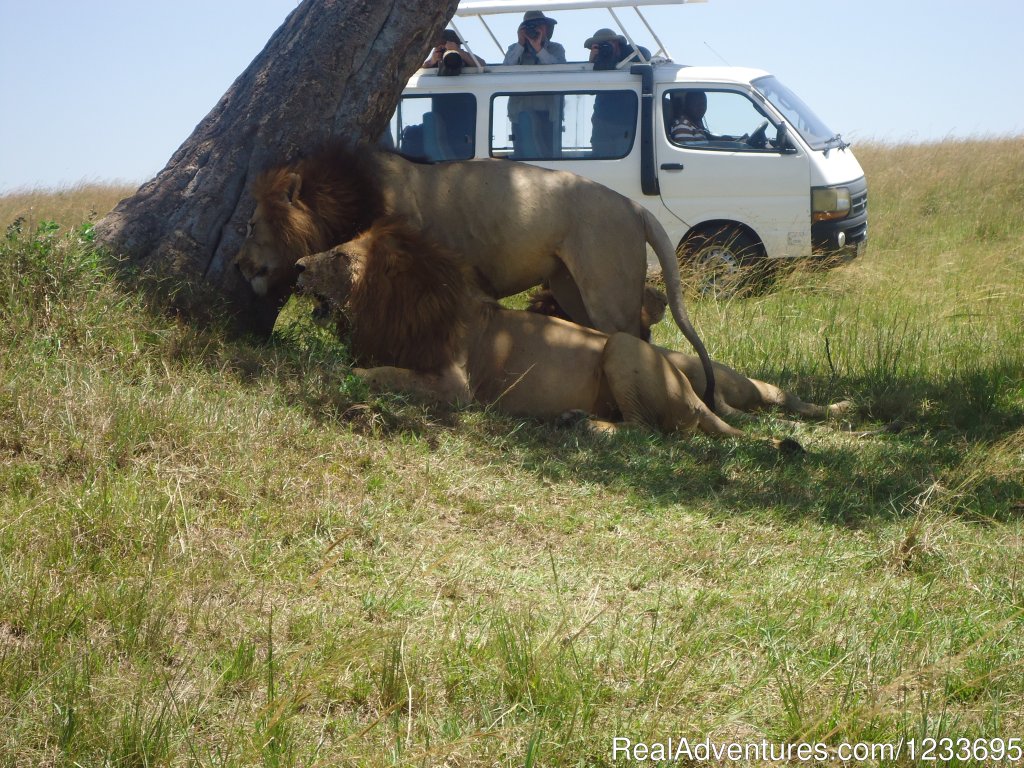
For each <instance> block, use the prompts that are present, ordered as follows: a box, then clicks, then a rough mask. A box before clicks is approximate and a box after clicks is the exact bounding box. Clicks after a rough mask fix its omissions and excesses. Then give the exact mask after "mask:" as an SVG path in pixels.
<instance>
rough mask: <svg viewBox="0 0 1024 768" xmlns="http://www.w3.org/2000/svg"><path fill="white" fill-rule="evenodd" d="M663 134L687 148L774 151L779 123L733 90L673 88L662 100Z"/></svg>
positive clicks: (744, 96) (674, 142)
mask: <svg viewBox="0 0 1024 768" xmlns="http://www.w3.org/2000/svg"><path fill="white" fill-rule="evenodd" d="M662 114H663V118H664V123H665V135H666V136H667V137H668V139H669V141H671V142H672V143H673V144H677V145H678V146H681V147H685V148H687V149H709V150H716V149H717V150H728V151H730V152H747V151H749V152H756V151H763V150H769V151H771V150H774V149H775V146H776V140H777V138H778V131H779V126H777V125H774V124H773V123H772V121H771V120H769V118H768V116H767V115H766V114H765V113H764V112H763V111H762V110H761V108H760V107H758V106H757V105H756V104H755V103H754V102H753V101H751V100H750V99H749V98H748V97H747V96H746V95H744V94H742V93H737V92H735V91H714V90H705V89H699V88H674V89H672V90H670V91H667V92H666V93H665V96H664V98H663V99H662Z"/></svg>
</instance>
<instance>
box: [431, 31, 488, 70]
mask: <svg viewBox="0 0 1024 768" xmlns="http://www.w3.org/2000/svg"><path fill="white" fill-rule="evenodd" d="M465 42H466V41H465V40H463V39H462V38H460V37H459V33H458V32H456V31H455V30H454V29H446V30H445V31H444V32H442V33H441V36H440V37H439V38H438V40H437V42H436V43H434V49H433V51H432V52H431V54H430V58H429V59H427V60H426V61H425V62H423V67H424V69H432V68H434V67H437V66H440V64H441V60H442V59H443V58H444V55H445V54H446V53H448V51H455V52H456V53H457V54H459V56H460V57H461V58H462V63H463V64H466V65H468V66H470V67H483V66H486V64H485V62H484V60H483V59H481V58H480V57H479V56H477V55H476V54H472V53H470V52H469V51H467V50H464V49H463V47H462V46H463V45H464V44H465Z"/></svg>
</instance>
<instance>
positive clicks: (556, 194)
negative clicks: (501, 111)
mask: <svg viewBox="0 0 1024 768" xmlns="http://www.w3.org/2000/svg"><path fill="white" fill-rule="evenodd" d="M252 193H253V197H254V198H255V200H256V208H255V211H254V213H253V215H252V218H251V220H250V221H249V227H248V233H247V235H246V239H245V242H244V243H243V245H242V248H241V250H240V251H239V253H238V255H237V256H236V257H235V259H234V263H235V266H236V267H237V268H238V269H239V270H240V272H241V274H242V275H243V277H244V278H245V279H246V280H247V281H248V283H249V284H250V286H251V287H252V290H253V291H254V292H255V293H256V294H258V295H260V296H265V297H267V298H268V299H270V300H272V301H274V302H276V303H277V304H278V306H280V305H281V304H283V302H284V301H285V299H287V297H288V295H289V294H290V293H291V291H292V289H293V288H294V285H295V280H296V278H297V270H296V268H295V265H296V262H298V260H299V259H301V258H302V257H304V256H308V255H310V254H313V253H317V252H320V251H325V250H327V249H328V248H330V247H332V246H335V245H339V244H341V243H344V242H347V241H348V240H350V239H351V238H353V237H355V236H356V234H358V233H359V232H362V231H364V230H365V229H367V228H368V227H369V226H370V225H371V223H372V222H374V221H376V220H377V219H379V218H380V217H381V216H384V215H389V216H399V217H402V218H404V219H405V221H406V222H408V224H409V226H411V227H412V228H413V229H415V230H416V231H419V232H421V233H422V234H423V235H424V237H425V238H427V239H428V240H430V241H431V242H435V243H437V244H438V245H439V246H441V248H442V249H443V250H444V252H445V253H447V254H448V256H449V258H455V259H457V260H459V261H460V262H462V263H465V264H466V265H467V266H468V267H470V268H471V269H472V270H473V272H474V274H475V277H476V280H477V282H478V283H479V285H480V287H481V288H482V290H483V291H484V292H485V293H486V294H488V295H489V296H491V297H492V298H501V297H504V296H511V295H513V294H516V293H520V292H522V291H524V290H527V289H528V288H531V287H533V286H536V285H538V284H540V283H546V284H547V285H548V286H549V287H550V289H551V290H552V291H553V293H554V295H555V296H556V297H557V300H558V303H559V304H560V305H561V306H562V307H563V308H564V309H565V311H566V312H567V313H568V314H569V316H570V317H571V318H572V319H573V320H574V321H576V322H577V323H579V324H581V325H586V326H589V327H591V328H595V329H597V330H599V331H602V332H604V333H609V334H610V333H615V332H617V331H622V332H625V333H628V334H631V335H633V336H640V335H641V334H642V333H643V325H642V322H641V316H640V305H641V299H642V296H643V290H644V283H645V278H646V273H647V244H648V243H649V244H650V245H651V246H652V248H653V250H654V252H655V254H656V255H657V257H658V261H659V263H660V264H661V270H662V274H663V276H664V281H665V286H666V292H667V295H668V304H669V308H670V309H671V312H672V316H673V318H674V319H675V321H676V324H677V325H678V326H679V328H680V329H681V330H682V332H683V336H684V337H685V338H686V339H687V341H689V342H690V344H692V345H693V348H694V350H695V351H696V352H697V355H698V357H699V358H700V360H701V362H702V364H703V366H704V372H705V375H706V377H707V380H708V388H707V393H706V400H707V402H708V403H713V402H714V399H713V394H714V372H713V371H712V368H711V358H710V357H709V356H708V353H707V350H706V348H705V346H704V343H703V342H702V341H701V339H700V336H698V334H697V332H696V330H694V328H693V325H692V323H691V322H690V319H689V316H688V315H687V312H686V308H685V306H684V304H683V298H682V290H681V287H680V278H679V265H678V263H677V261H676V256H675V249H674V248H673V246H672V242H671V240H670V239H669V237H668V234H667V233H666V232H665V229H664V228H663V227H662V226H661V224H660V223H659V222H658V220H657V219H656V218H655V217H654V215H653V214H651V213H650V212H649V211H647V210H646V209H645V208H643V207H642V206H640V205H639V204H637V203H635V202H634V201H632V200H630V199H629V198H627V197H624V196H622V195H620V194H619V193H617V192H614V191H613V190H611V189H608V188H607V187H604V186H602V185H600V184H598V183H596V182H594V181H591V180H589V179H585V178H583V177H581V176H577V175H576V174H573V173H568V172H565V171H553V170H548V169H544V168H539V167H536V166H532V165H527V164H524V163H517V162H510V161H505V160H466V161H457V162H449V163H439V164H422V163H416V162H413V161H411V160H408V159H406V158H404V157H402V156H400V155H397V154H395V153H393V152H387V151H384V150H381V149H378V148H375V147H369V146H362V147H347V146H345V145H343V144H336V145H333V146H331V147H329V148H327V149H325V150H323V151H321V152H319V153H317V154H315V155H313V156H311V157H309V158H308V159H306V160H303V161H301V162H298V163H295V164H292V165H285V166H281V167H278V168H275V169H272V170H270V171H268V172H266V173H264V174H262V175H261V176H260V177H259V178H257V179H256V181H255V184H254V186H253V189H252Z"/></svg>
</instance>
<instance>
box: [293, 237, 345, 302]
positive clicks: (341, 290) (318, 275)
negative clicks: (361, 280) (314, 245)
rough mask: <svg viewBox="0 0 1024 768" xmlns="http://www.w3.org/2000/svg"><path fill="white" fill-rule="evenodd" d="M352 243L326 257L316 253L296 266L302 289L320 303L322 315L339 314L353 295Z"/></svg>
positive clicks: (335, 249) (334, 249) (328, 253)
mask: <svg viewBox="0 0 1024 768" xmlns="http://www.w3.org/2000/svg"><path fill="white" fill-rule="evenodd" d="M356 247H357V246H355V245H353V244H352V243H347V244H345V245H339V246H337V247H335V248H332V249H331V250H329V251H324V252H323V253H314V254H313V255H311V256H306V257H304V258H302V259H299V260H298V262H296V264H295V268H296V271H297V272H298V274H299V277H298V282H297V285H298V288H299V290H300V291H301V292H302V293H304V294H305V295H307V296H311V297H312V298H314V299H316V300H317V302H318V303H319V307H318V314H320V315H326V314H328V313H331V312H337V311H339V310H340V309H342V307H344V306H345V304H346V302H347V301H348V298H349V294H350V293H351V292H352V280H353V274H352V257H353V255H354V254H353V253H352V251H353V249H354V248H356Z"/></svg>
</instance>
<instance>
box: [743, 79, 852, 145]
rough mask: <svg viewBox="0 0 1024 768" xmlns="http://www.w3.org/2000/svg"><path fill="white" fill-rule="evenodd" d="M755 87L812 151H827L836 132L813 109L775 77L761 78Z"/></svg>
mask: <svg viewBox="0 0 1024 768" xmlns="http://www.w3.org/2000/svg"><path fill="white" fill-rule="evenodd" d="M753 86H754V87H755V88H756V89H757V90H758V92H759V93H760V94H761V95H762V96H764V97H765V98H766V99H768V101H770V102H771V103H772V105H773V106H774V107H775V108H776V109H777V110H779V112H781V113H782V114H783V115H784V116H785V118H786V120H787V121H788V122H789V124H790V125H791V126H793V128H794V129H796V130H797V132H799V134H800V136H801V137H803V140H804V141H806V142H807V144H808V145H809V146H810V147H811V149H827V148H828V146H829V145H830V142H831V141H832V140H833V139H834V138H835V135H836V134H835V132H834V131H832V130H831V129H830V128H829V127H828V126H827V125H825V123H823V122H822V121H821V118H819V117H818V116H817V115H816V114H814V112H812V111H811V108H810V107H808V106H807V105H806V104H804V102H803V101H802V100H801V99H800V97H799V96H797V95H796V94H795V93H793V92H792V91H791V90H789V88H787V87H786V86H784V85H783V84H782V83H780V82H779V81H778V79H776V78H775V77H774V76H772V75H769V76H768V77H759V78H758V79H757V80H754V82H753Z"/></svg>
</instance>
